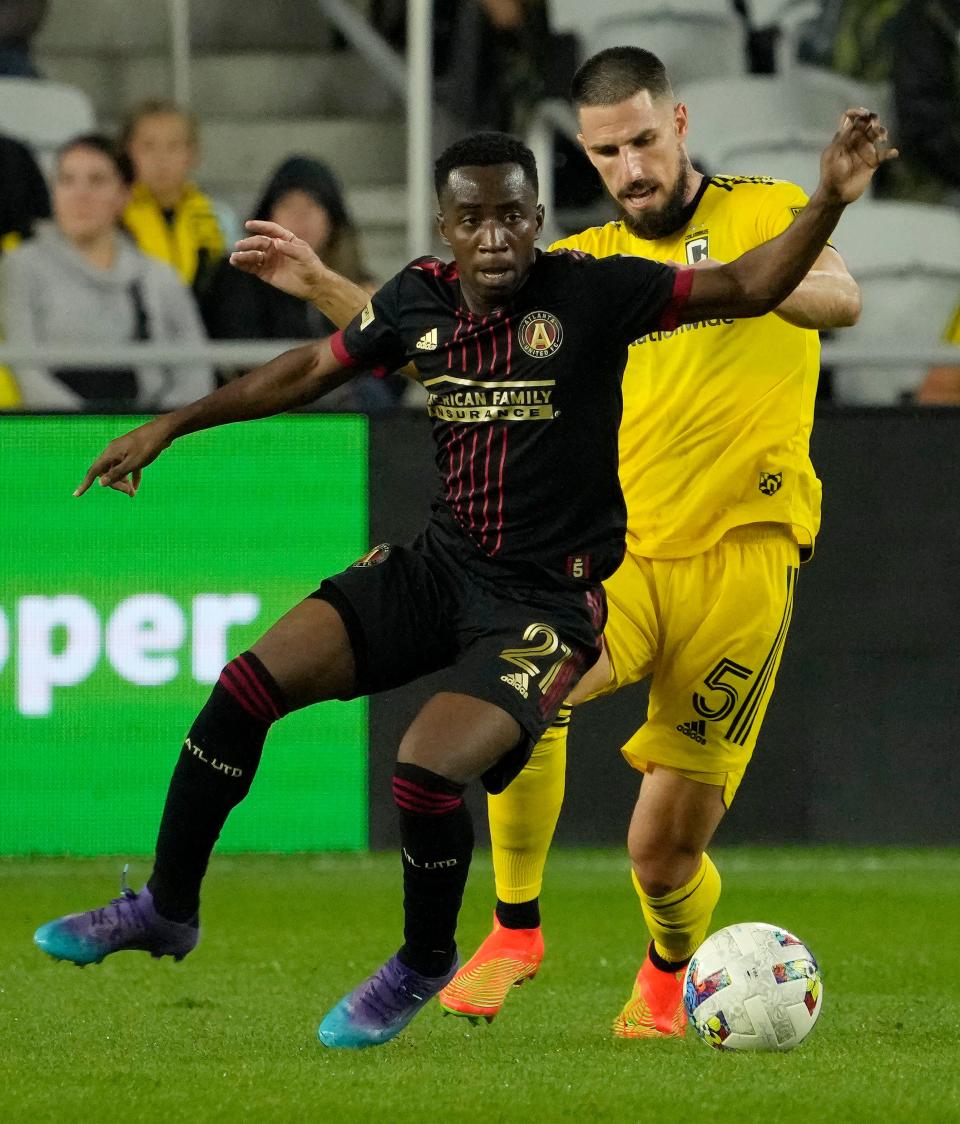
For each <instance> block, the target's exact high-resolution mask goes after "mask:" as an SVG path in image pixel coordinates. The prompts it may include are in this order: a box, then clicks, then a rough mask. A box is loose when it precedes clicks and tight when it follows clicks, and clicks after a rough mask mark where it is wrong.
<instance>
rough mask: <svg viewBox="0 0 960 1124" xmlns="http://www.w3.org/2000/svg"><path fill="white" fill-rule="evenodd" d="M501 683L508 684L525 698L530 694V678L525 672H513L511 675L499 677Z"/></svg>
mask: <svg viewBox="0 0 960 1124" xmlns="http://www.w3.org/2000/svg"><path fill="white" fill-rule="evenodd" d="M500 682H501V683H509V684H510V686H511V687H516V689H517V690H518V691H519V692H520V694H521V695H523V697H524V698H527V697H528V696H529V694H530V676H529V675H527V673H526V672H525V671H515V672H513V674H512V675H501V676H500Z"/></svg>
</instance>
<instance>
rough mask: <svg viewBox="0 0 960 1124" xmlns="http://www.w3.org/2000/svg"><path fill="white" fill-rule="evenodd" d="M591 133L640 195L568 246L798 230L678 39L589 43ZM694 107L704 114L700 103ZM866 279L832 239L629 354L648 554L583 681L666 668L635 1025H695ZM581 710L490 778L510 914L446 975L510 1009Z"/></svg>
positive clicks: (590, 684)
mask: <svg viewBox="0 0 960 1124" xmlns="http://www.w3.org/2000/svg"><path fill="white" fill-rule="evenodd" d="M572 96H573V101H574V103H575V105H576V108H577V111H578V115H579V121H580V128H581V133H580V142H581V144H582V145H583V147H584V150H585V151H586V153H587V156H588V157H589V159H590V161H591V163H592V164H593V165H594V167H595V168H596V169H597V171H598V172H599V173H600V176H601V177H602V179H603V182H604V185H605V186H606V188H607V190H608V191H609V192H610V194H611V195H612V196H613V197H614V199H615V200H616V201H617V202H618V203H619V205H620V207H621V208H622V215H621V217H620V219H619V220H618V221H616V222H610V223H607V224H606V225H605V226H602V227H595V228H593V229H591V230H587V231H584V232H583V233H582V234H578V235H574V236H573V237H571V238H566V239H563V240H562V241H561V242H559V243H557V245H558V246H561V247H566V248H572V249H579V250H584V251H586V252H588V253H590V254H593V255H595V256H597V257H604V256H607V255H610V254H639V255H642V256H644V257H650V258H655V259H657V260H659V261H670V262H677V263H678V264H681V265H697V264H698V263H700V262H706V261H708V260H720V261H730V260H732V259H733V258H735V257H736V256H737V255H739V254H741V253H743V252H744V251H745V250H748V249H750V248H751V247H753V246H757V245H759V244H760V243H761V242H763V241H766V240H767V239H769V238H773V237H774V236H775V235H777V234H779V233H780V232H781V231H782V230H783V229H785V227H786V226H788V225H789V223H790V222H791V221H792V220H793V218H794V217H795V215H796V212H797V211H798V210H799V209H800V208H802V207H803V206H804V204H805V202H806V196H805V195H804V193H803V192H802V191H801V189H800V188H798V187H796V186H794V185H793V184H789V183H783V182H779V181H774V180H769V179H763V178H758V177H738V176H722V175H718V176H712V177H710V178H708V177H706V176H704V175H702V174H701V173H700V172H698V171H696V170H695V169H694V168H693V167H692V165H691V163H690V160H689V158H688V155H687V151H686V145H685V141H686V137H687V128H688V122H687V112H686V107H685V106H684V105H682V104H678V103H677V102H676V100H675V98H674V96H673V91H672V89H671V87H670V83H669V81H668V78H667V75H666V73H665V71H664V68H663V65H662V64H661V63H660V61H659V60H658V59H657V58H656V57H655V56H653V55H651V54H650V53H649V52H647V51H644V50H640V49H638V48H632V47H622V48H613V49H611V50H608V51H603V52H601V53H600V54H598V55H595V56H594V57H593V58H591V59H589V60H587V62H585V63H584V65H583V66H582V67H581V69H580V71H579V72H578V74H577V75H576V77H575V79H574V83H573V91H572ZM694 127H695V122H694ZM859 310H860V297H859V289H858V287H857V285H856V283H855V282H854V281H853V279H852V278H851V277H850V275H849V273H848V272H847V270H846V268H845V266H844V264H843V261H842V260H841V258H840V255H839V254H838V253H837V252H836V250H834V249H832V248H828V249H826V250H824V252H823V254H822V255H821V257H820V259H819V260H818V261H817V262H816V264H815V265H814V267H813V270H812V271H811V272H810V274H809V275H808V276H807V278H806V279H805V281H804V282H803V283H802V284H801V285H800V287H799V288H798V289H796V290H795V291H794V292H793V294H792V295H791V296H790V297H789V298H788V299H787V300H786V301H785V302H784V303H783V304H782V305H781V306H780V308H779V309H778V310H777V312H776V313H771V314H768V315H766V316H762V317H759V318H757V319H754V320H736V321H734V320H717V321H705V322H702V323H697V324H690V325H685V326H684V327H682V328H680V329H679V330H677V331H675V332H654V333H652V334H651V335H648V336H646V337H644V338H643V339H639V340H637V342H636V343H635V344H634V346H633V347H632V348H631V349H630V357H629V360H628V363H627V368H626V372H625V374H624V382H623V390H624V412H623V422H622V423H621V429H620V478H621V482H622V484H623V489H624V494H625V496H626V499H627V509H628V526H627V556H626V558H625V560H624V563H623V565H622V567H621V568H620V569H619V570H618V572H617V573H616V574H615V575H614V576H613V577H612V578H611V579H610V580H609V581H608V582H606V583H604V584H605V588H606V592H607V600H608V605H609V614H610V615H609V618H608V622H607V627H606V630H605V633H604V638H605V653H604V656H603V657H602V658H601V660H600V662H599V663H598V664H597V665H595V667H594V668H593V670H592V671H591V672H590V673H588V675H587V676H585V677H584V679H583V680H582V681H581V684H580V685H579V688H578V690H577V693H576V696H575V697H574V698H573V699H572V700H571V701H573V702H577V701H581V700H582V699H584V698H589V697H593V696H595V695H601V694H606V693H609V692H612V691H615V690H617V689H618V688H620V687H621V686H625V685H627V684H630V683H635V682H637V681H638V680H641V679H645V678H648V677H649V678H650V699H649V706H648V710H647V717H646V722H644V723H643V724H642V725H640V728H639V729H638V731H637V733H636V734H635V735H634V736H633V737H632V738H631V739H630V740H629V742H628V743H627V744H626V746H624V747H623V753H624V755H625V757H626V758H627V760H628V762H629V763H630V764H631V765H633V766H634V767H635V768H637V769H639V770H640V771H642V772H643V774H644V777H643V782H642V785H641V788H640V796H639V799H638V801H637V804H636V808H635V811H634V814H633V818H632V822H631V824H630V829H629V836H628V845H629V851H630V857H631V860H632V865H633V884H634V887H635V889H636V891H637V894H638V895H639V898H640V905H641V908H642V910H643V915H644V918H645V920H646V923H647V927H648V929H649V930H650V934H651V937H652V940H651V941H650V943H649V947H648V951H647V955H646V957H645V958H644V961H643V965H642V967H641V969H640V972H639V974H638V976H637V980H636V982H635V984H634V988H633V994H632V995H631V997H630V998H629V1000H628V1001H627V1003H626V1005H625V1006H624V1008H623V1010H622V1011H621V1012H620V1014H619V1015H618V1016H617V1018H616V1019H615V1021H614V1025H613V1029H614V1033H615V1034H617V1035H620V1036H621V1037H627V1038H640V1037H659V1036H672V1035H682V1034H683V1030H684V1026H685V1021H686V1020H685V1018H684V1013H683V1006H682V1000H681V994H680V992H681V987H680V980H681V977H682V969H683V968H684V966H685V965H686V963H687V961H688V960H689V958H690V956H691V955H692V953H693V952H694V950H695V949H696V948H697V946H698V945H699V944H700V942H701V941H702V940H703V938H704V937H705V936H706V934H707V929H708V926H709V923H710V917H711V915H712V913H713V909H714V907H715V905H716V903H717V900H718V898H719V895H720V876H719V874H718V872H717V870H716V868H715V866H714V865H713V863H712V862H711V860H710V858H709V856H708V855H707V854H706V848H707V846H708V844H709V842H710V840H711V838H712V836H713V834H714V832H715V830H716V828H717V826H718V824H719V823H720V820H721V818H722V817H723V814H724V812H725V811H726V809H727V808H728V807H729V806H730V802H731V801H732V799H733V797H734V795H735V793H736V791H737V787H738V785H739V784H740V781H741V778H742V777H743V773H744V770H745V768H746V766H747V763H748V761H749V760H750V756H751V754H752V752H753V749H754V746H755V744H756V741H757V735H758V734H759V731H760V727H761V725H762V723H763V717H764V713H765V711H766V709H767V705H768V703H769V701H770V695H771V693H772V690H773V685H774V679H775V677H776V673H777V668H778V666H779V663H780V657H781V655H782V652H783V647H784V642H785V640H786V636H787V631H788V629H789V625H790V618H791V615H792V612H793V598H794V590H795V587H796V581H797V571H798V567H799V563H800V560H801V558H802V557H803V556H804V555H805V554H809V552H810V551H811V550H812V547H813V541H814V538H815V536H816V534H817V530H818V528H819V525H820V482H819V480H818V479H817V477H816V473H815V472H814V469H813V466H812V465H811V463H810V459H809V455H808V445H809V437H810V429H811V425H812V422H813V409H814V398H815V396H816V387H817V375H818V371H819V355H820V347H819V338H818V336H817V332H816V331H815V330H813V329H818V328H835V327H841V326H844V325H849V324H853V323H855V321H856V319H857V316H858V314H859ZM566 733H567V727H566V726H564V725H563V724H558V725H556V726H554V727H553V728H552V729H551V730H549V731H548V732H547V734H546V735H545V736H544V738H543V739H542V740H541V742H540V743H539V745H538V746H537V747H536V749H535V750H534V753H533V756H532V758H531V761H530V764H529V765H528V767H527V769H526V770H525V771H524V772H523V773H522V774H521V776H520V777H519V778H518V779H517V780H516V781H515V782H514V783H513V784H512V785H511V786H510V787H509V788H508V789H507V790H506V791H505V792H503V793H502V794H501V795H499V796H495V797H490V804H489V811H490V829H491V837H492V841H493V848H494V867H495V871H496V885H497V896H498V903H497V911H496V917H495V923H494V931H493V933H491V935H490V936H489V937H488V938H487V940H486V941H485V942H484V944H483V945H482V946H481V948H480V950H479V951H478V952H477V954H476V955H475V956H474V957H473V959H472V960H471V961H470V962H469V963H468V964H466V965H465V966H464V968H463V969H462V970H461V971H460V973H459V974H458V976H457V977H456V978H455V979H454V980H453V981H452V982H451V984H450V985H449V986H448V987H447V988H446V989H445V991H444V992H443V993H442V994H441V997H440V1001H441V1003H442V1004H443V1006H444V1007H445V1008H446V1009H448V1010H450V1011H453V1012H455V1013H458V1014H465V1015H474V1016H484V1017H486V1018H488V1019H489V1018H492V1017H493V1016H494V1015H495V1014H496V1013H497V1012H498V1011H499V1009H500V1006H501V1004H502V1003H503V1000H504V998H505V997H506V995H507V993H508V991H509V987H510V985H511V984H514V983H517V982H520V981H521V980H522V979H524V978H526V977H528V976H530V975H532V974H533V973H534V972H535V971H536V970H537V968H538V967H539V962H540V959H541V957H542V954H543V953H542V950H543V941H542V936H541V933H540V928H539V909H538V903H537V898H538V895H539V892H540V884H541V877H542V872H543V867H544V863H545V860H546V853H547V849H548V848H549V845H550V841H551V838H552V835H553V829H554V826H555V823H556V818H557V816H558V815H559V811H560V805H561V802H562V798H563V774H564V759H565V749H566Z"/></svg>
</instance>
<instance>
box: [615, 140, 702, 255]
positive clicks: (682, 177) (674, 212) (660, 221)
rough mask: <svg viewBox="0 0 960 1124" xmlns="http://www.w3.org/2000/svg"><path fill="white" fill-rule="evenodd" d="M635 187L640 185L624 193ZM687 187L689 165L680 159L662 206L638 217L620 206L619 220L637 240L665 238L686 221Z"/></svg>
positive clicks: (643, 212) (644, 212)
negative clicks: (670, 188) (674, 179)
mask: <svg viewBox="0 0 960 1124" xmlns="http://www.w3.org/2000/svg"><path fill="white" fill-rule="evenodd" d="M637 186H641V185H639V184H630V185H629V186H628V187H627V188H625V191H629V190H630V189H631V188H634V187H637ZM689 186H690V164H689V163H688V162H687V161H686V160H683V159H681V161H680V167H679V169H678V171H677V179H676V182H675V183H674V185H673V190H672V191H671V192H670V194H669V195H668V196H667V200H666V202H665V203H664V204H663V206H662V207H657V208H653V207H651V208H650V209H649V210H646V211H641V213H640V214H638V215H636V214H633V213H632V212H631V211H628V210H626V208H625V207H623V206H621V208H620V211H621V214H620V218H621V221H622V223H623V225H624V226H625V227H626V228H627V230H629V231H630V233H631V234H633V235H636V237H637V238H646V239H647V240H649V241H651V242H652V241H655V240H656V239H657V238H666V237H667V235H668V234H673V233H674V232H675V231H677V230H679V229H680V227H681V226H683V225H684V222H685V221H686V218H687V215H686V210H687V189H688V188H689ZM618 202H619V200H618Z"/></svg>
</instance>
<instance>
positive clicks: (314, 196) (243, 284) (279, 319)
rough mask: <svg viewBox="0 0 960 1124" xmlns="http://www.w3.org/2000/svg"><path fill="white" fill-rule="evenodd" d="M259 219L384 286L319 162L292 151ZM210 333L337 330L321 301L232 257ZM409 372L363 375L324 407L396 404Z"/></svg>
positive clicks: (257, 336) (216, 285) (256, 214)
mask: <svg viewBox="0 0 960 1124" xmlns="http://www.w3.org/2000/svg"><path fill="white" fill-rule="evenodd" d="M251 218H254V219H267V220H269V221H271V222H276V223H279V224H280V225H281V226H284V227H286V228H287V229H288V230H292V231H293V233H294V234H296V235H297V237H298V238H302V239H303V240H304V241H305V242H308V243H309V244H310V245H311V246H312V247H313V249H314V250H315V251H316V252H317V254H319V255H320V257H322V258H323V259H324V261H326V262H327V263H328V264H329V265H330V266H331V267H332V268H333V269H335V270H336V271H337V272H338V273H342V274H344V275H345V276H346V277H349V278H350V279H351V280H352V281H356V282H357V283H358V284H360V285H362V286H363V287H364V288H367V289H369V290H370V292H371V293H372V292H373V291H374V289H375V288H376V286H375V284H374V279H373V277H372V276H371V274H370V273H369V271H368V270H367V269H366V267H365V266H364V264H363V259H362V256H361V253H360V245H359V240H358V238H357V232H356V229H355V228H354V225H353V223H352V221H351V219H350V215H349V213H348V211H347V206H346V203H345V202H344V198H343V193H342V191H341V188H340V184H339V183H338V182H337V179H336V177H335V176H334V174H333V173H332V172H331V171H330V169H329V168H328V167H327V166H326V164H322V163H321V162H320V161H319V160H313V159H311V158H310V157H308V156H291V157H290V158H289V159H287V160H285V161H284V162H283V163H282V164H281V165H280V166H279V168H277V170H276V171H275V172H274V174H273V176H272V177H271V179H270V181H269V183H268V184H267V186H266V188H265V190H264V193H263V196H262V197H261V199H260V201H259V203H258V204H257V205H256V207H255V208H254V211H253V214H252V215H251ZM202 307H203V315H204V320H205V321H206V325H207V331H208V332H209V333H210V335H211V337H212V338H214V339H251V340H269V339H282V340H293V339H297V340H299V339H314V338H322V337H324V336H329V335H331V334H332V333H333V332H334V331H335V327H334V325H333V324H331V323H330V321H329V320H328V319H327V318H326V317H325V316H324V315H323V313H321V312H319V311H318V310H317V309H316V308H314V307H313V305H311V304H309V303H308V302H306V301H302V300H299V299H298V298H296V297H291V296H288V294H286V293H284V292H281V291H280V290H279V289H275V288H273V287H272V286H271V285H267V284H266V283H265V282H263V281H261V280H260V279H259V278H258V277H254V276H253V275H252V274H249V273H241V272H240V270H238V269H234V268H233V267H232V266H231V265H230V263H229V262H228V261H227V260H226V259H224V260H223V261H222V262H221V263H220V265H219V266H218V268H217V270H216V272H215V274H214V276H213V279H212V281H211V283H210V287H209V289H208V291H207V293H206V295H205V297H204V300H203V302H202ZM404 387H405V383H404V380H403V379H402V378H396V379H393V378H391V379H386V380H384V379H378V378H374V377H373V376H370V377H369V378H359V379H357V380H355V381H354V382H351V383H348V384H347V385H346V386H344V387H341V388H340V390H339V391H335V392H334V393H333V394H332V395H328V396H327V397H326V398H325V399H324V403H323V408H324V409H338V410H358V411H361V412H364V413H373V412H376V411H377V410H381V409H384V408H388V407H390V406H393V405H395V403H396V401H397V399H398V397H399V395H400V394H402V392H403V390H404Z"/></svg>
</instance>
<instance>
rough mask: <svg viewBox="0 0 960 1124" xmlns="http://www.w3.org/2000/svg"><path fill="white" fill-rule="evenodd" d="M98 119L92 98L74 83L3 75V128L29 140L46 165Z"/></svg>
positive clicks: (0, 113) (0, 109)
mask: <svg viewBox="0 0 960 1124" xmlns="http://www.w3.org/2000/svg"><path fill="white" fill-rule="evenodd" d="M95 123H96V122H95V118H94V113H93V106H92V105H91V103H90V99H89V98H88V97H87V96H86V94H84V93H83V92H82V91H81V90H78V89H76V88H75V87H74V86H65V85H62V84H61V83H59V82H46V81H43V80H41V79H35V78H0V132H3V133H6V134H7V135H8V136H11V137H15V138H16V139H17V140H19V141H22V142H23V143H24V144H28V145H29V146H30V147H31V148H32V149H33V150H34V151H35V152H36V153H37V156H38V157H39V159H40V162H41V164H44V165H45V166H46V167H47V168H49V165H50V162H51V160H52V157H53V153H54V152H55V151H56V150H57V149H58V148H59V147H60V145H62V144H63V143H64V142H65V141H68V140H69V139H70V138H71V137H75V136H77V134H79V133H88V132H90V131H91V130H92V129H93V128H94V126H95Z"/></svg>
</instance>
